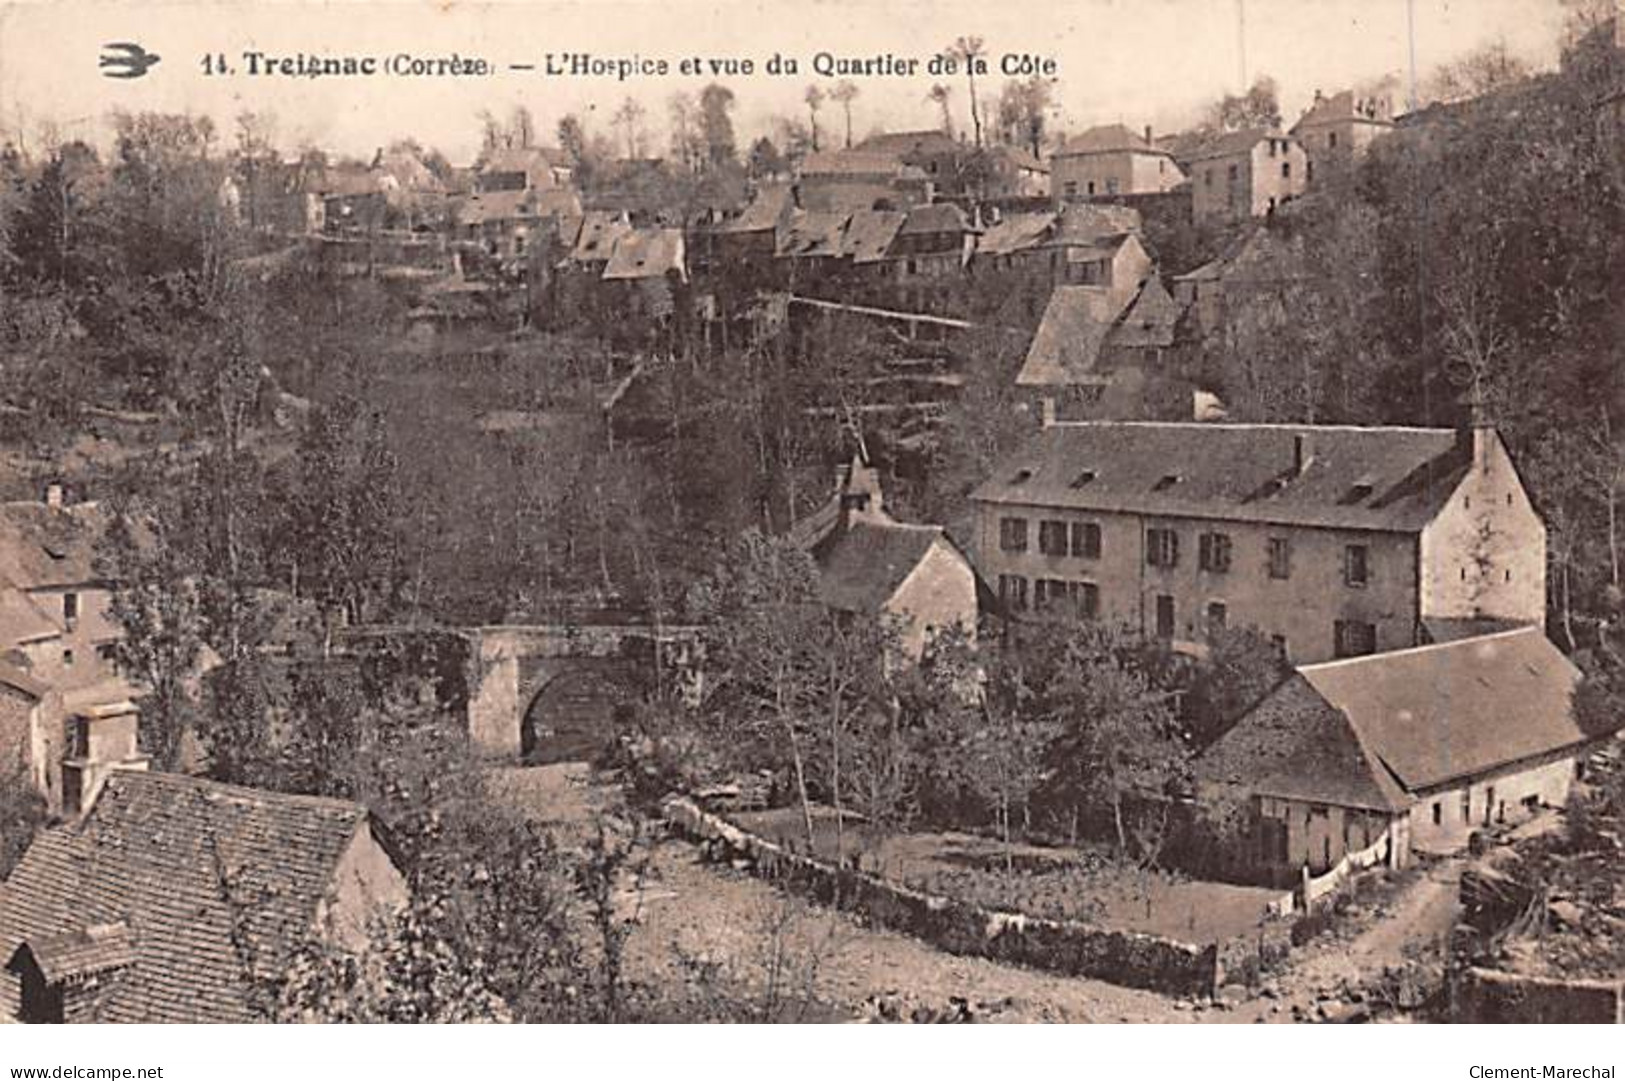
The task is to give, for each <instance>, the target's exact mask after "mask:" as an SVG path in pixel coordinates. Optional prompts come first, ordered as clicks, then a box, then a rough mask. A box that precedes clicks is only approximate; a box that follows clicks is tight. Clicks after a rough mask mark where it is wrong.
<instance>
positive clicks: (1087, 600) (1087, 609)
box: [1075, 582, 1100, 619]
mask: <svg viewBox="0 0 1625 1081" xmlns="http://www.w3.org/2000/svg"><path fill="white" fill-rule="evenodd" d="M1077 586H1078V593H1077V597H1076V598H1075V600H1076V603H1077V606H1078V615H1079V616H1080V617H1082V618H1084V619H1099V618H1100V587H1099V586H1097V585H1095V583H1093V582H1079V583H1077Z"/></svg>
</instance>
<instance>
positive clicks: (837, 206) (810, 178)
mask: <svg viewBox="0 0 1625 1081" xmlns="http://www.w3.org/2000/svg"><path fill="white" fill-rule="evenodd" d="M796 191H797V193H798V196H799V201H800V204H801V205H802V206H803V207H805V208H806V209H808V210H814V211H836V212H840V211H844V212H846V213H851V212H852V211H854V210H876V209H880V210H906V209H908V208H909V207H911V206H920V205H923V204H925V203H929V202H931V200H932V198H933V193H934V191H935V187H934V185H933V184H932V182H931V179H930V177H929V176H927V175H926V172H925V170H923V169H921V168H920V167H919V166H917V165H907V164H905V163H904V162H903V161H902V159H901V158H899V157H898V156H897V155H896V154H891V153H880V152H876V151H868V150H836V151H824V152H821V153H816V154H808V155H807V157H806V158H805V159H804V160H803V161H802V162H801V166H800V168H799V170H798V171H797V177H796Z"/></svg>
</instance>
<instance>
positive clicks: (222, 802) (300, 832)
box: [0, 770, 408, 1023]
mask: <svg viewBox="0 0 1625 1081" xmlns="http://www.w3.org/2000/svg"><path fill="white" fill-rule="evenodd" d="M407 896H408V893H407V886H406V880H405V877H404V876H403V875H402V873H401V871H400V868H399V866H398V862H397V859H396V857H395V855H394V854H393V852H392V850H391V847H390V844H389V841H388V838H387V836H386V835H385V833H384V831H383V830H382V828H381V826H380V825H379V824H378V822H377V821H376V820H375V819H374V818H373V817H372V815H371V814H370V813H369V812H368V811H367V809H366V808H365V807H362V806H360V805H359V804H355V803H350V802H348V801H345V800H333V799H322V798H318V797H314V796H290V795H284V794H282V793H276V792H265V791H258V790H255V789H247V788H238V787H234V786H231V785H223V784H217V783H214V782H211V781H205V780H200V779H197V778H192V777H184V776H180V775H177V774H167V773H147V772H140V771H131V770H115V771H113V772H112V773H111V774H110V775H109V776H108V777H107V778H106V780H105V782H104V783H103V784H102V786H101V787H100V790H99V792H98V793H97V794H96V795H95V799H94V802H93V803H91V804H90V805H89V806H87V807H86V808H85V810H84V813H83V814H82V815H81V816H80V817H79V818H78V820H77V821H74V822H72V823H69V824H65V825H61V826H56V827H53V828H51V829H48V830H46V831H45V832H43V833H41V834H40V835H39V836H38V837H36V838H35V840H34V843H33V844H32V845H31V846H30V847H29V849H28V851H27V853H26V854H25V855H24V856H23V860H22V862H21V863H20V864H19V865H18V866H17V868H16V869H15V870H14V871H13V872H12V874H11V877H10V878H9V879H7V880H6V882H5V883H4V884H3V885H0V1017H3V1018H5V1019H6V1020H16V1021H24V1022H64V1021H66V1022H133V1023H175V1022H185V1023H197V1022H233V1023H242V1022H250V1021H256V1020H262V1019H263V1013H262V1010H261V1002H262V995H263V992H264V991H265V989H266V988H267V987H272V986H274V985H275V983H276V981H277V979H278V978H279V977H281V976H282V975H283V974H284V973H285V972H286V969H287V965H288V963H289V961H290V960H291V958H292V956H293V954H294V952H295V951H296V950H298V949H299V948H301V947H302V946H304V945H305V944H306V943H307V942H310V941H312V940H314V941H316V942H319V943H326V944H330V945H333V946H337V947H343V948H347V949H359V948H361V947H362V946H363V945H365V943H366V939H367V927H368V924H369V922H370V921H371V920H372V919H373V918H374V917H375V916H377V915H380V914H383V913H386V912H388V911H391V910H394V909H398V908H399V907H401V906H403V905H404V904H405V903H406V900H407Z"/></svg>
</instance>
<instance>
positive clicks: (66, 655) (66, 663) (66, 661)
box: [62, 649, 73, 668]
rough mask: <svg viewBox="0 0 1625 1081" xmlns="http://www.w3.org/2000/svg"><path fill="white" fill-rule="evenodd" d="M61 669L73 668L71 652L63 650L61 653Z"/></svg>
mask: <svg viewBox="0 0 1625 1081" xmlns="http://www.w3.org/2000/svg"><path fill="white" fill-rule="evenodd" d="M62 667H64V668H72V667H73V650H71V649H64V650H63V651H62Z"/></svg>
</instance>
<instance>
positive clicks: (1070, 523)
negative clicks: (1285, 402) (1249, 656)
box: [971, 421, 1546, 663]
mask: <svg viewBox="0 0 1625 1081" xmlns="http://www.w3.org/2000/svg"><path fill="white" fill-rule="evenodd" d="M971 499H972V501H973V503H974V504H975V506H976V511H977V533H976V539H975V545H974V549H973V550H974V553H975V556H976V560H977V568H978V570H979V571H981V573H982V574H983V576H984V577H985V578H986V579H987V580H988V581H989V582H997V583H998V591H999V595H1000V597H1001V598H1002V600H1003V604H1004V606H1005V608H1006V609H1007V610H1010V611H1013V612H1016V613H1020V612H1022V611H1024V610H1028V609H1032V608H1035V607H1036V608H1043V607H1045V606H1047V605H1048V604H1050V603H1051V601H1052V600H1053V599H1054V598H1056V597H1059V596H1066V597H1076V598H1077V602H1078V605H1079V607H1080V610H1081V612H1082V614H1083V615H1085V616H1087V617H1091V618H1099V619H1103V620H1109V621H1111V622H1114V623H1120V624H1124V625H1126V626H1128V627H1130V628H1133V629H1134V630H1136V631H1138V632H1139V633H1142V634H1145V635H1147V636H1153V635H1154V636H1156V637H1158V638H1161V639H1163V640H1165V641H1168V642H1170V643H1171V644H1173V645H1174V646H1175V647H1176V648H1181V649H1187V650H1192V651H1200V650H1201V649H1202V648H1204V647H1203V643H1204V641H1205V639H1206V638H1207V637H1208V635H1209V633H1210V631H1211V630H1216V629H1219V628H1223V627H1226V626H1230V627H1240V626H1252V627H1256V628H1257V629H1258V630H1259V631H1260V632H1262V633H1264V634H1267V635H1269V636H1270V637H1271V638H1272V639H1273V640H1274V641H1275V643H1276V645H1277V647H1278V648H1279V649H1280V650H1281V652H1282V653H1283V654H1284V655H1286V656H1288V657H1290V658H1291V659H1292V660H1293V661H1295V662H1298V663H1313V662H1317V661H1322V660H1327V659H1330V658H1333V657H1350V656H1359V655H1363V654H1367V653H1377V652H1381V651H1383V650H1391V649H1403V648H1408V647H1411V646H1414V645H1418V644H1420V643H1423V642H1427V641H1438V640H1443V639H1445V638H1449V637H1455V636H1458V635H1460V634H1461V633H1463V631H1464V629H1466V630H1478V629H1483V628H1485V627H1494V626H1507V625H1512V624H1540V623H1542V622H1543V620H1544V618H1545V605H1546V588H1545V581H1546V529H1545V526H1544V525H1543V524H1542V523H1541V520H1540V518H1539V517H1538V516H1537V515H1536V514H1535V511H1534V508H1533V507H1532V506H1531V504H1530V502H1529V497H1528V495H1527V493H1526V492H1525V491H1524V488H1523V484H1522V482H1521V481H1520V480H1519V478H1518V474H1517V470H1516V468H1515V467H1514V466H1513V463H1512V460H1511V458H1510V457H1509V456H1508V454H1507V451H1506V448H1505V446H1504V445H1503V444H1502V442H1501V439H1500V437H1499V436H1498V435H1497V434H1496V433H1495V431H1494V430H1493V429H1490V428H1484V427H1474V428H1471V429H1463V430H1461V431H1459V432H1457V431H1451V430H1448V429H1431V428H1353V427H1312V426H1301V427H1300V426H1292V425H1255V424H1196V423H1143V422H1105V421H1101V422H1089V423H1057V424H1053V425H1050V426H1047V427H1045V428H1044V429H1043V430H1042V431H1040V432H1038V433H1037V434H1035V435H1034V436H1033V437H1032V438H1031V439H1030V440H1029V441H1028V442H1027V443H1026V444H1025V445H1024V446H1023V447H1022V448H1021V449H1019V450H1018V451H1016V452H1015V453H1013V454H1011V455H1010V456H1008V457H1007V458H1006V459H1005V460H1004V461H1002V462H1001V463H1000V464H999V466H998V467H997V468H996V469H995V470H994V472H993V475H992V476H991V477H990V478H989V479H988V480H987V481H985V482H984V483H983V484H982V485H981V486H980V487H979V488H977V489H976V491H975V492H973V493H972V496H971Z"/></svg>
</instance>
